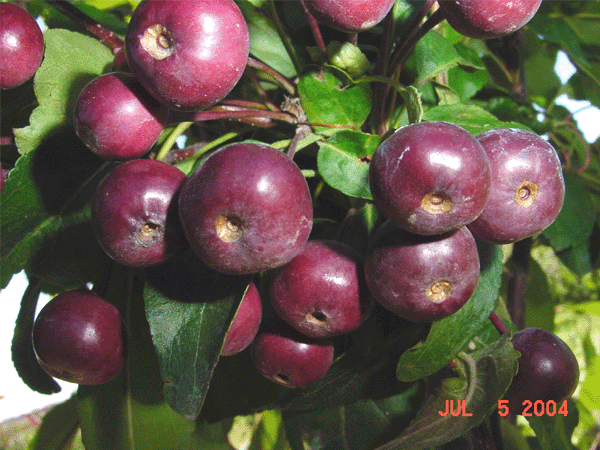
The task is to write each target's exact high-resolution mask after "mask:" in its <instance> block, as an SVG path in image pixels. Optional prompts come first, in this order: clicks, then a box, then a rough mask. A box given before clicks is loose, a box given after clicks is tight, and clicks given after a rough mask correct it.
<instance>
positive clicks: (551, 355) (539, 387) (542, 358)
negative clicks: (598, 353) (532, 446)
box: [504, 328, 579, 415]
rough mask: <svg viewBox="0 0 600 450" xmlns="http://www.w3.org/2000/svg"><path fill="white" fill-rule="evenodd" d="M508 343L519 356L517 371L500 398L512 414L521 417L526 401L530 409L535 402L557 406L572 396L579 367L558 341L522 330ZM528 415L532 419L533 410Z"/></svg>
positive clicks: (536, 330) (543, 333) (542, 333)
mask: <svg viewBox="0 0 600 450" xmlns="http://www.w3.org/2000/svg"><path fill="white" fill-rule="evenodd" d="M512 343H513V347H514V348H515V350H517V351H518V352H520V353H521V356H520V357H519V371H518V372H517V374H516V375H515V377H514V378H513V380H512V383H511V385H510V387H509V388H508V391H507V392H506V394H505V395H504V400H508V401H509V403H508V405H507V406H508V408H509V410H510V411H511V412H512V413H514V414H522V413H523V409H524V406H526V404H524V403H525V402H526V401H527V400H528V401H529V402H531V404H532V405H533V404H534V403H535V402H536V401H538V400H540V401H542V402H544V404H547V402H548V401H550V400H552V401H554V402H556V403H558V402H560V401H561V400H564V399H565V398H567V397H569V396H570V395H571V394H572V393H573V391H574V390H575V388H576V387H577V383H578V381H579V364H578V363H577V358H576V357H575V355H574V354H573V351H572V350H571V349H570V348H569V346H568V345H567V344H566V343H565V342H564V341H563V340H562V339H560V338H559V337H558V336H556V335H555V334H553V333H551V332H549V331H546V330H542V329H540V328H525V329H524V330H521V331H518V332H516V333H515V334H514V335H513V337H512ZM556 407H557V409H558V408H560V404H558V405H557V406H556ZM529 413H530V414H531V415H534V409H533V406H532V407H531V409H530V410H529Z"/></svg>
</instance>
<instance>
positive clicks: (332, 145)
mask: <svg viewBox="0 0 600 450" xmlns="http://www.w3.org/2000/svg"><path fill="white" fill-rule="evenodd" d="M380 143H381V138H380V137H379V136H377V135H374V134H365V133H361V132H359V131H350V130H342V131H337V132H336V133H334V134H332V135H331V136H330V137H329V139H327V140H326V141H320V142H319V153H318V156H317V167H318V169H319V174H320V175H321V176H322V177H323V179H324V180H325V182H326V183H327V184H329V185H330V186H331V187H333V188H334V189H337V190H339V191H341V192H343V193H344V194H346V195H349V196H351V197H359V198H364V199H368V200H372V199H373V197H372V196H371V190H370V189H369V179H368V177H369V161H370V159H371V156H372V155H373V153H374V152H375V150H377V147H378V146H379V144H380Z"/></svg>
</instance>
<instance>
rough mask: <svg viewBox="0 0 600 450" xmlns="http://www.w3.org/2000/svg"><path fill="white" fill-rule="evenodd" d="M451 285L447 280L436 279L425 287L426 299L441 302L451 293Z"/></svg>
mask: <svg viewBox="0 0 600 450" xmlns="http://www.w3.org/2000/svg"><path fill="white" fill-rule="evenodd" d="M453 286H454V285H453V284H452V282H450V281H448V280H439V281H436V282H435V283H432V284H431V285H430V286H429V287H428V288H427V293H426V295H427V299H429V301H430V302H432V303H438V304H439V303H442V302H443V301H445V300H446V299H447V298H448V297H450V294H452V288H453Z"/></svg>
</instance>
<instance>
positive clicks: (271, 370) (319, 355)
mask: <svg viewBox="0 0 600 450" xmlns="http://www.w3.org/2000/svg"><path fill="white" fill-rule="evenodd" d="M333 353H334V349H333V344H332V343H331V342H330V341H329V340H327V339H314V338H310V337H307V336H304V335H303V334H301V333H298V332H297V331H296V330H295V329H293V328H291V327H290V326H289V325H287V324H285V323H281V324H279V325H278V326H271V327H269V328H266V329H263V330H260V331H259V332H258V335H257V336H256V338H255V339H254V342H253V344H252V360H253V362H254V366H255V367H256V369H257V370H258V371H259V373H261V374H262V375H263V376H265V377H266V378H268V379H269V380H271V381H273V382H275V383H277V384H281V385H282V386H286V387H288V388H304V387H306V386H308V385H310V384H312V383H314V382H316V381H318V380H320V379H321V378H322V377H323V376H324V375H325V374H326V373H327V372H328V371H329V368H330V367H331V364H332V362H333Z"/></svg>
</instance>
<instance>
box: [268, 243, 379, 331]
mask: <svg viewBox="0 0 600 450" xmlns="http://www.w3.org/2000/svg"><path fill="white" fill-rule="evenodd" d="M270 297H271V303H272V304H273V308H274V309H275V312H276V313H277V314H278V315H279V316H280V317H281V318H282V319H283V320H285V321H286V322H287V323H288V324H289V325H291V326H292V327H294V328H295V329H296V330H298V331H299V332H301V333H302V334H305V335H306V336H310V337H314V338H325V337H331V336H336V335H340V334H344V333H348V332H350V331H352V330H355V329H356V328H358V327H359V326H360V325H361V324H362V323H363V321H364V320H365V319H366V318H367V316H368V314H369V312H370V309H371V305H372V299H371V296H370V295H369V292H368V290H367V287H366V282H365V279H364V266H363V258H362V256H361V255H360V253H359V252H358V251H356V250H354V249H353V248H352V247H350V246H349V245H346V244H343V243H341V242H335V241H328V240H314V241H308V242H307V244H306V246H305V247H304V250H302V251H301V252H300V253H299V254H298V255H296V257H294V259H292V260H291V261H290V262H289V263H287V264H286V265H284V266H282V267H279V268H278V269H276V270H275V273H274V275H273V278H272V280H271V294H270Z"/></svg>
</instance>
